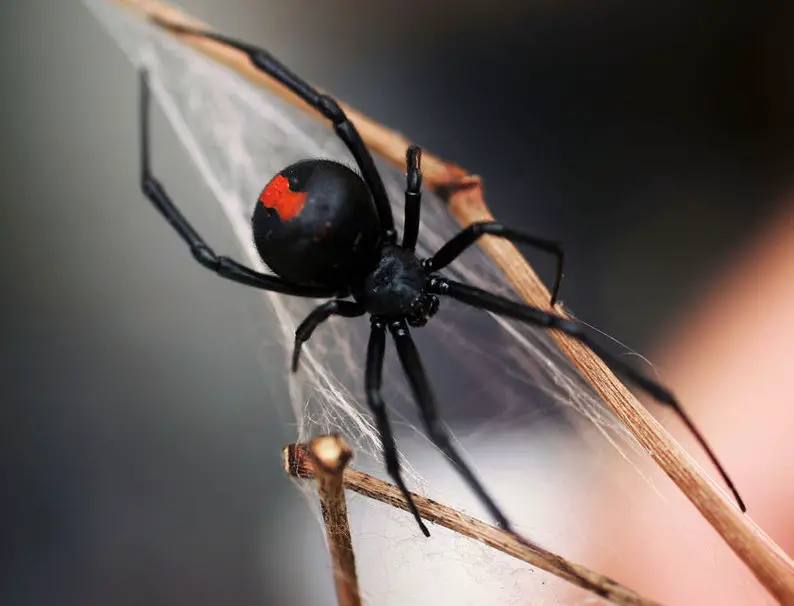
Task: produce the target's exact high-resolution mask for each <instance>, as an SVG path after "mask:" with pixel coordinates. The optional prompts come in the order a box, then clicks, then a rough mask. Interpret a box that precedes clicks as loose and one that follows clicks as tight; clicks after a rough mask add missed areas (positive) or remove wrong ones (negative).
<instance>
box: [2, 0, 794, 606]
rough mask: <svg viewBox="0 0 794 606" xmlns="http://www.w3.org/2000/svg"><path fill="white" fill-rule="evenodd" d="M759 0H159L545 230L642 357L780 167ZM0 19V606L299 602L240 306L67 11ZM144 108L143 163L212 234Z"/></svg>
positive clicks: (779, 70) (790, 57) (503, 215)
mask: <svg viewBox="0 0 794 606" xmlns="http://www.w3.org/2000/svg"><path fill="white" fill-rule="evenodd" d="M773 4H774V5H775V6H774V7H773ZM783 4H784V3H764V2H753V3H750V2H717V1H711V2H709V1H705V0H698V1H690V2H665V3H648V2H642V3H636V2H633V3H631V2H619V1H606V2H599V3H597V6H593V5H590V4H589V3H588V4H585V3H579V2H569V3H545V2H544V3H540V2H539V3H533V2H514V1H510V0H494V1H491V2H488V3H481V2H474V1H469V0H467V1H458V2H454V3H453V2H445V1H443V0H423V1H421V2H420V1H418V0H417V1H414V0H401V1H399V2H398V1H396V0H395V1H393V0H379V1H378V2H373V3H360V2H353V1H352V0H344V1H342V0H339V1H336V2H320V1H308V0H293V1H292V2H289V3H275V2H273V3H271V2H267V1H266V0H256V1H254V0H228V1H227V2H224V3H222V4H221V3H212V2H207V1H204V2H202V1H199V0H195V1H188V0H184V1H183V2H182V3H181V5H182V6H183V7H185V8H186V9H188V10H189V11H190V12H191V13H193V14H194V15H196V16H198V17H200V18H201V19H203V20H206V21H208V22H209V23H211V24H213V25H214V26H216V27H217V28H218V29H221V30H223V31H224V32H226V33H229V34H233V35H236V36H238V37H241V38H244V39H247V40H250V41H252V42H256V43H260V44H261V45H263V46H266V47H268V48H269V49H271V50H272V51H274V52H275V53H276V54H277V55H278V56H279V57H281V58H282V59H284V60H285V61H286V62H288V63H289V65H291V66H292V67H293V68H294V69H295V70H296V71H298V72H299V73H301V74H303V75H304V76H305V77H307V78H308V79H309V80H310V81H313V82H314V83H316V84H318V85H320V86H322V87H324V88H326V89H328V90H330V91H332V92H333V93H335V94H337V95H338V96H339V97H341V98H342V99H344V100H345V101H348V102H350V103H351V104H352V105H353V106H355V107H357V108H359V109H361V110H362V111H364V112H365V113H367V114H369V115H370V116H372V117H374V118H375V119H377V120H379V121H381V122H383V123H385V124H387V125H390V126H393V127H395V128H397V129H399V130H400V131H402V132H404V133H406V134H407V135H408V136H409V137H410V138H412V139H414V140H416V141H417V142H418V143H420V144H422V145H424V146H426V147H427V148H428V149H430V150H432V151H433V152H434V153H436V154H438V155H440V156H442V157H445V158H449V159H452V160H454V161H456V162H457V163H459V164H461V165H462V166H465V167H467V168H468V169H470V170H471V171H472V172H475V173H477V174H480V175H482V176H483V177H484V178H485V179H486V188H487V189H486V192H487V199H488V201H489V204H490V205H491V208H492V210H493V211H494V213H495V214H496V216H497V217H499V218H500V219H501V220H503V221H505V222H507V223H510V224H512V225H515V226H520V227H522V228H525V229H527V230H530V231H532V232H534V233H537V234H541V235H545V236H546V237H550V238H555V239H559V240H563V241H564V242H565V243H566V244H567V251H568V258H569V264H568V271H567V284H566V285H565V290H564V299H565V302H566V303H567V304H568V305H569V306H570V307H571V308H572V309H574V310H575V311H576V312H577V314H578V315H579V316H580V317H583V318H586V319H587V320H588V321H589V322H591V323H593V324H595V325H597V326H598V327H600V328H601V329H603V330H605V331H607V332H608V333H610V334H612V335H614V336H615V337H617V338H619V339H621V340H622V341H623V342H625V343H626V344H627V345H629V346H630V347H633V348H635V349H638V350H640V351H644V352H650V351H652V349H653V348H654V346H655V345H656V344H658V343H660V342H661V341H660V339H661V338H662V337H663V336H664V334H665V331H666V330H667V329H668V328H669V327H670V326H672V325H674V323H675V321H676V318H677V317H678V316H679V314H680V312H681V310H682V309H684V308H685V307H686V306H687V305H689V304H690V303H691V302H692V301H694V300H695V299H696V298H697V296H698V294H699V292H701V290H702V289H703V288H704V287H705V286H706V285H708V283H709V282H710V281H711V280H713V279H714V278H715V276H717V275H719V274H720V272H721V271H722V270H723V269H724V268H725V267H727V265H728V264H729V263H730V262H731V260H732V259H733V258H734V256H735V255H736V254H737V253H738V251H740V250H741V249H742V248H743V247H744V246H745V245H746V244H747V243H748V242H749V241H750V240H751V239H752V237H753V236H754V234H755V231H756V229H757V228H758V226H760V225H761V224H762V222H763V221H764V220H765V219H766V218H767V217H768V216H770V213H772V212H773V211H774V210H775V209H774V206H775V200H776V199H777V195H778V193H780V192H781V191H782V188H783V187H784V186H785V185H787V183H786V178H787V177H788V176H789V175H788V174H787V168H788V167H789V166H790V161H791V156H792V152H793V151H794V146H793V145H792V143H793V141H792V132H794V131H793V129H792V127H794V114H792V111H791V108H792V102H794V54H792V51H794V44H793V43H792V42H791V36H790V32H791V25H792V20H791V18H792V16H794V15H792V13H793V12H794V11H792V8H791V7H792V6H794V5H791V4H789V5H788V7H783ZM0 27H2V36H0V40H1V42H0V44H2V56H0V69H2V82H3V95H2V101H0V103H2V118H0V119H1V120H2V139H3V142H2V150H3V162H2V164H1V165H0V179H1V180H2V191H3V197H4V204H3V205H2V209H0V216H1V217H2V219H1V220H0V230H2V241H3V243H4V251H5V253H4V255H3V257H2V262H0V271H2V274H0V275H2V285H3V290H2V299H0V303H1V304H2V321H3V333H2V334H3V339H2V348H1V349H0V352H2V358H0V361H2V368H1V372H0V380H1V381H2V400H3V405H2V415H3V416H2V429H1V430H0V431H2V439H0V449H1V452H0V461H2V469H3V472H4V473H3V476H4V477H3V494H4V498H3V510H4V514H3V516H2V520H3V526H5V528H4V530H3V538H4V541H3V543H4V545H5V550H6V551H7V558H6V562H5V565H4V566H3V570H2V584H0V591H2V593H1V594H0V603H2V604H9V605H12V604H13V605H15V606H16V605H27V604H36V605H44V604H47V605H50V604H64V605H66V604H104V603H109V604H110V603H112V604H142V603H146V604H151V605H156V604H164V605H165V604H169V605H175V604H191V605H192V604H216V603H234V604H236V605H238V606H242V605H245V604H282V603H303V602H305V601H306V600H308V599H309V598H307V597H306V596H307V595H310V594H307V593H306V589H305V587H304V586H305V585H306V582H305V581H304V580H303V579H302V578H301V576H300V574H299V573H298V572H296V570H299V569H300V563H301V561H302V559H303V558H304V557H305V553H306V543H305V541H304V542H302V543H296V542H291V541H290V540H289V537H284V536H282V535H281V533H282V531H283V528H285V527H288V526H290V525H291V524H292V525H296V524H303V525H311V524H314V522H313V514H312V513H311V512H310V510H309V509H308V507H306V506H305V504H304V502H303V501H302V499H301V497H300V496H299V494H298V493H297V491H295V490H294V489H293V488H292V487H291V486H290V484H289V482H288V481H287V480H286V479H284V477H283V476H282V474H281V472H280V470H279V466H278V456H279V452H280V449H281V447H282V445H284V444H285V443H287V442H289V441H290V440H291V439H292V438H293V437H294V432H293V431H292V425H291V423H292V422H293V421H292V419H291V417H290V413H289V412H288V410H287V407H286V404H285V403H286V392H285V386H284V378H283V366H281V365H279V366H278V368H277V369H276V370H274V371H271V372H270V373H268V372H267V370H266V369H265V370H263V368H262V365H261V363H260V358H261V351H262V343H263V341H264V340H265V338H266V335H264V334H262V332H261V331H251V330H250V329H249V326H250V325H251V324H252V323H258V322H261V320H262V317H263V316H264V314H265V313H266V312H265V310H264V308H263V304H262V302H261V299H260V298H259V297H258V296H257V295H256V294H255V293H254V292H251V291H247V290H245V289H242V288H234V287H231V286H229V285H228V284H226V283H224V282H222V281H220V280H218V279H216V278H214V277H213V276H211V275H209V274H208V273H207V272H205V271H204V270H202V269H201V268H199V267H198V266H197V265H196V264H194V263H193V262H192V261H191V260H190V257H189V256H188V255H187V254H186V251H185V250H184V248H183V246H182V245H181V243H180V242H179V241H178V240H177V239H176V237H172V236H171V234H169V233H167V232H165V231H164V230H162V229H160V224H159V222H160V221H161V219H160V218H159V217H158V216H157V215H156V214H155V213H154V212H152V210H151V208H150V207H148V206H147V204H146V203H145V201H144V199H143V197H142V196H141V194H140V193H139V190H138V175H137V172H136V171H137V159H136V154H137V147H136V145H137V131H136V129H137V122H136V113H135V107H136V96H135V95H136V81H135V76H134V71H133V69H132V67H131V65H130V64H129V63H128V62H127V61H126V59H125V58H124V56H123V55H122V53H121V51H120V50H119V49H118V48H117V47H116V45H115V44H114V43H113V42H112V40H111V39H110V38H109V37H108V36H107V35H106V34H105V33H104V32H103V31H102V29H101V28H100V26H99V25H98V23H97V22H96V21H95V20H94V19H93V17H92V16H91V15H90V14H89V13H88V12H87V10H85V9H84V8H83V7H82V5H80V4H79V3H77V2H62V1H61V2H56V1H55V0H40V1H39V2H22V1H19V0H17V1H13V0H11V1H9V0H6V1H5V2H3V4H2V7H1V8H0ZM159 124H160V125H161V126H160V128H159V129H158V131H159V132H158V134H157V135H156V137H155V144H156V158H157V160H156V162H157V165H158V168H157V170H158V173H159V174H160V175H162V176H163V178H164V180H167V182H168V184H169V189H170V191H171V192H172V194H173V196H174V197H175V198H176V199H177V200H190V201H191V205H192V208H193V209H199V210H198V212H194V213H193V214H192V215H191V218H192V219H194V221H195V223H196V224H197V225H198V226H199V228H200V230H201V231H202V232H204V234H205V235H206V236H207V238H208V239H209V241H210V242H212V243H213V244H214V245H215V246H216V248H217V249H218V250H221V251H230V252H233V253H234V252H236V248H235V247H236V244H235V242H234V239H233V237H232V235H231V232H230V230H229V229H228V227H227V225H226V223H225V220H224V219H223V217H222V215H221V212H220V209H219V208H218V207H217V205H216V204H215V202H214V201H213V199H212V196H211V194H210V193H209V191H208V190H207V188H206V187H205V186H204V184H203V183H202V182H201V180H200V178H199V176H198V174H197V172H196V171H195V169H194V168H193V166H192V164H191V163H190V160H189V158H188V157H187V156H186V155H185V154H184V152H183V151H182V149H181V147H180V146H179V144H178V143H177V141H176V139H175V137H174V136H173V134H172V133H171V132H170V129H167V128H164V127H163V126H162V125H163V124H165V122H164V121H160V122H159ZM539 268H540V269H541V273H542V275H543V276H544V277H547V278H548V277H549V270H550V269H551V267H550V266H549V267H547V266H545V265H544V264H543V263H542V262H541V263H540V264H539ZM437 380H439V381H443V380H444V378H443V377H439V378H438V379H437ZM456 415H458V416H457V417H456V418H453V419H450V421H451V422H453V425H458V426H465V424H466V418H467V411H466V410H460V411H456ZM271 538H272V543H271V542H270V539H271ZM263 539H265V542H264V544H265V545H266V546H267V545H271V544H272V546H273V549H271V550H267V549H265V553H264V560H263V551H262V545H263ZM315 541H316V543H315V545H316V546H319V545H321V537H320V535H319V532H318V533H316V538H315ZM328 582H329V579H327V578H324V577H322V576H321V577H320V578H319V583H320V584H321V585H322V584H323V583H326V584H327V583H328Z"/></svg>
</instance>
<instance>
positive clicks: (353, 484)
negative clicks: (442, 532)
mask: <svg viewBox="0 0 794 606" xmlns="http://www.w3.org/2000/svg"><path fill="white" fill-rule="evenodd" d="M284 466H285V470H286V471H287V473H289V474H290V475H292V476H294V477H297V478H303V479H308V478H312V477H315V469H316V466H314V465H312V461H311V454H310V449H307V448H306V447H305V446H303V445H300V444H292V445H290V446H287V447H286V448H285V449H284ZM344 487H345V488H347V489H348V490H352V491H353V492H357V493H358V494H361V495H364V496H365V497H369V498H370V499H374V500H376V501H380V502H381V503H386V504H387V505H391V506H392V507H396V508H398V509H402V510H403V511H410V510H409V506H408V503H407V501H406V500H405V498H404V497H403V496H402V493H401V492H400V489H399V488H397V486H394V485H393V484H389V483H388V482H384V481H383V480H379V479H378V478H375V477H373V476H371V475H368V474H366V473H362V472H360V471H356V470H353V469H345V470H344ZM411 498H412V499H413V500H414V503H416V507H417V509H418V510H419V515H421V516H422V517H423V518H424V519H426V520H428V521H429V522H432V523H434V524H438V525H439V526H443V527H444V528H449V529H450V530H452V531H454V532H457V533H458V534H462V535H464V536H467V537H469V538H471V539H474V540H476V541H480V542H481V543H484V544H486V545H488V546H489V547H492V548H493V549H497V550H499V551H501V552H502V553H506V554H507V555H510V556H512V557H514V558H516V559H518V560H521V561H522V562H526V563H527V564H531V565H532V566H535V567H537V568H540V569H542V570H545V571H546V572H549V573H551V574H553V575H555V576H557V577H559V578H561V579H563V580H564V581H568V582H569V583H572V584H574V585H576V586H578V587H581V588H582V589H586V590H587V591H590V592H592V593H594V594H596V595H597V596H599V597H602V598H604V599H605V600H608V601H610V602H612V603H613V604H618V605H621V606H622V605H626V606H629V605H630V606H659V603H658V602H654V601H653V600H650V599H648V598H644V597H642V596H641V595H639V594H637V593H636V592H634V591H632V590H631V589H629V588H628V587H624V586H623V585H621V584H620V583H618V582H616V581H613V580H612V579H610V578H608V577H605V576H604V575H602V574H599V573H597V572H593V571H592V570H590V569H589V568H586V567H585V566H582V565H581V564H576V563H574V562H570V561H569V560H566V559H565V558H563V557H562V556H559V555H557V554H555V553H552V552H550V551H548V550H546V549H544V548H543V547H540V546H539V545H536V544H535V543H532V542H531V541H528V540H527V539H523V538H521V537H519V536H517V535H515V534H513V533H511V532H508V531H506V530H502V529H501V528H497V527H496V526H491V525H490V524H486V523H485V522H482V521H480V520H477V519H476V518H472V517H470V516H467V515H466V514H464V513H461V512H459V511H457V510H455V509H452V508H451V507H447V506H446V505H443V504H441V503H439V502H438V501H433V500H432V499H428V498H426V497H423V496H421V495H418V494H415V493H411Z"/></svg>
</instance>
